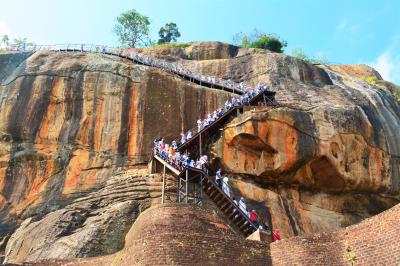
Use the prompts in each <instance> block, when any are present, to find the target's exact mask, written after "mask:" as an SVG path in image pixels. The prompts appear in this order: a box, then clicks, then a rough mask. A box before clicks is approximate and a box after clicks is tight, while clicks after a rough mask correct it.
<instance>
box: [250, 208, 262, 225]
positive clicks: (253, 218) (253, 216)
mask: <svg viewBox="0 0 400 266" xmlns="http://www.w3.org/2000/svg"><path fill="white" fill-rule="evenodd" d="M250 221H251V222H252V223H253V224H254V225H255V226H256V228H257V229H258V227H259V226H260V223H259V222H258V218H257V213H256V211H255V210H252V211H251V212H250Z"/></svg>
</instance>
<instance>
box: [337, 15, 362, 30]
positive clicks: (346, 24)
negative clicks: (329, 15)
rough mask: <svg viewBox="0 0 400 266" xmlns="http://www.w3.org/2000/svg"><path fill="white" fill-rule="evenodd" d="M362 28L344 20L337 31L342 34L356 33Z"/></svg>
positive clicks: (340, 22)
mask: <svg viewBox="0 0 400 266" xmlns="http://www.w3.org/2000/svg"><path fill="white" fill-rule="evenodd" d="M359 28H360V25H357V24H351V23H350V22H349V21H348V20H347V18H342V19H341V20H340V21H339V24H338V25H337V27H336V31H338V32H342V33H355V32H356V31H358V29H359Z"/></svg>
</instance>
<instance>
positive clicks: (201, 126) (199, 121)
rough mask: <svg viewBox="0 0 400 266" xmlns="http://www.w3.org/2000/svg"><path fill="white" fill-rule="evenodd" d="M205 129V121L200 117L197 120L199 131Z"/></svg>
mask: <svg viewBox="0 0 400 266" xmlns="http://www.w3.org/2000/svg"><path fill="white" fill-rule="evenodd" d="M202 129H203V123H202V122H201V119H200V118H199V119H198V120H197V132H200V131H201V130H202Z"/></svg>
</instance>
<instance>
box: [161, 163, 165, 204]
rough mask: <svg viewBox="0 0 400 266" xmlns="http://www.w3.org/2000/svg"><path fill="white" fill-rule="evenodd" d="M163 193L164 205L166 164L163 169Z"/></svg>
mask: <svg viewBox="0 0 400 266" xmlns="http://www.w3.org/2000/svg"><path fill="white" fill-rule="evenodd" d="M162 183H163V184H162V192H161V203H162V204H164V197H165V164H164V169H163V179H162Z"/></svg>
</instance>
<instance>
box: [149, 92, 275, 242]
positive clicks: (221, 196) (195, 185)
mask: <svg viewBox="0 0 400 266" xmlns="http://www.w3.org/2000/svg"><path fill="white" fill-rule="evenodd" d="M274 96H275V92H272V91H262V92H260V93H259V94H257V95H256V96H255V97H253V98H251V99H250V101H249V105H256V104H257V103H259V102H261V101H263V100H264V101H265V103H266V104H274ZM243 110H244V106H243V105H241V106H236V107H234V108H231V109H230V110H228V111H227V112H225V113H224V115H223V116H221V117H220V118H218V119H217V120H216V121H214V122H213V123H212V124H210V125H209V126H207V127H206V128H204V129H203V130H201V131H200V132H197V133H195V134H194V135H193V137H192V138H191V139H189V140H188V141H186V142H184V143H183V144H181V145H180V146H178V148H177V151H180V152H184V151H188V150H189V149H191V150H192V151H193V150H196V151H197V153H198V155H202V147H203V144H204V143H203V140H204V139H206V138H207V139H209V138H210V137H211V136H212V135H214V134H216V133H218V131H219V129H220V128H222V127H223V125H224V124H225V123H227V121H229V119H230V118H232V117H234V116H236V115H238V114H240V113H243ZM151 168H152V172H162V173H163V180H164V183H163V184H165V173H166V171H169V172H171V173H172V175H173V176H175V177H176V178H177V179H178V180H177V181H178V191H177V198H178V202H184V203H189V202H190V201H192V203H194V204H201V203H202V199H203V195H204V194H206V195H207V196H208V198H209V199H210V200H212V201H213V202H214V203H215V204H216V206H217V207H218V208H219V209H220V211H221V212H222V213H223V214H224V215H225V217H226V218H227V219H228V220H229V221H230V222H231V223H232V224H233V225H235V226H236V228H237V229H238V231H240V232H241V233H242V234H243V235H244V236H245V237H247V236H249V235H251V234H252V233H253V232H255V231H256V230H257V229H258V227H257V226H256V225H255V224H254V223H253V222H252V221H251V220H250V218H249V217H248V215H247V214H246V213H245V212H243V211H242V210H241V209H240V208H239V206H238V205H237V204H236V203H235V202H234V201H233V200H232V199H231V198H230V197H229V196H228V195H226V193H224V192H223V191H222V189H221V188H220V187H219V186H218V185H217V184H216V182H215V177H210V176H209V175H208V173H206V172H205V171H203V170H201V169H198V168H192V167H185V168H184V169H183V170H179V169H177V168H176V167H175V166H173V165H172V164H170V163H169V162H168V161H166V160H164V159H163V158H161V157H160V156H159V155H157V154H154V155H153V159H152V165H151ZM164 191H165V186H164V185H163V195H164ZM163 199H164V197H163V196H162V202H163Z"/></svg>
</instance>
